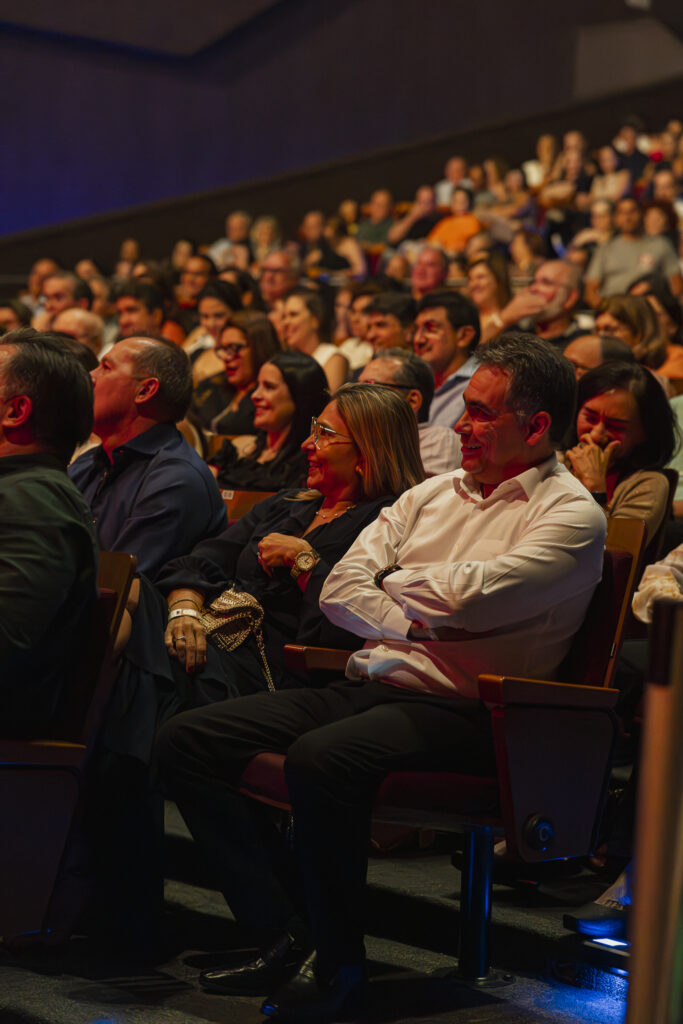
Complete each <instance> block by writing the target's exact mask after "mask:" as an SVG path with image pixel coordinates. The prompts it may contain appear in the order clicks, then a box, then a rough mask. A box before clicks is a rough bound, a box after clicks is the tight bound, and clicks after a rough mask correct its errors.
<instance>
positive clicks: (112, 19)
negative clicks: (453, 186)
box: [0, 0, 683, 274]
mask: <svg viewBox="0 0 683 1024" xmlns="http://www.w3.org/2000/svg"><path fill="white" fill-rule="evenodd" d="M29 6H30V8H31V10H30V14H28V15H27V14H26V13H24V12H23V10H22V9H20V8H19V5H18V3H17V2H16V0H14V2H12V3H9V2H8V0H0V123H1V124H2V126H3V136H4V145H3V148H2V153H1V155H0V196H1V197H2V200H1V203H2V206H1V208H0V236H2V237H0V273H4V274H10V273H24V272H25V270H26V269H27V267H28V265H29V264H30V262H31V260H32V259H33V258H35V255H39V254H42V253H48V252H49V253H51V254H54V255H55V257H56V258H57V259H59V260H61V261H63V262H66V263H70V262H71V263H72V262H73V260H74V259H75V258H76V257H79V256H85V255H91V256H93V257H94V258H96V259H100V260H102V259H105V260H106V259H110V258H111V255H112V251H113V249H114V247H115V246H116V248H117V247H118V242H120V240H121V238H123V237H125V236H126V235H127V234H130V233H132V234H135V235H136V236H138V237H140V238H141V239H142V241H143V243H144V244H145V248H146V250H147V255H150V256H155V255H161V254H162V253H163V252H166V251H167V250H168V248H169V246H170V243H171V242H172V241H173V239H174V238H176V237H178V236H180V235H190V236H192V237H194V238H196V239H197V240H200V241H211V240H212V239H214V238H216V237H218V236H219V235H220V234H221V233H222V225H223V219H224V216H225V213H226V212H227V210H228V209H230V208H232V207H234V206H246V207H247V208H248V209H249V210H250V211H251V212H252V213H253V214H254V215H258V214H259V213H263V212H271V211H272V212H275V213H277V214H279V215H280V216H281V217H282V218H283V219H284V221H285V226H286V227H287V228H288V229H290V230H291V227H292V225H293V223H296V221H297V220H298V217H299V215H300V213H301V212H303V210H304V209H306V208H307V207H310V206H314V205H316V204H318V203H321V202H322V203H323V205H324V206H325V208H326V209H329V208H330V207H331V206H332V204H333V203H335V202H336V201H337V200H338V199H341V198H343V196H344V195H346V194H351V195H354V196H357V197H359V198H365V197H367V195H368V194H369V192H370V191H371V190H372V188H373V187H375V186H377V185H380V184H381V185H384V184H386V185H388V186H389V187H391V188H393V189H394V190H395V192H396V194H397V195H398V196H399V197H404V198H405V197H409V196H410V195H412V193H413V191H414V188H415V186H416V185H418V184H419V183H421V182H422V181H434V180H436V178H438V177H440V176H441V171H442V167H443V163H444V161H445V159H446V157H447V156H448V155H449V154H450V153H452V152H454V151H457V149H460V148H462V150H463V151H464V152H465V153H466V154H467V155H468V156H470V157H472V158H474V159H480V158H481V157H483V156H486V155H492V154H494V153H502V155H504V156H506V157H508V159H510V160H512V161H515V162H516V161H519V160H521V159H525V158H528V157H529V156H531V155H532V147H533V140H534V138H535V135H536V134H538V131H539V130H554V131H557V132H560V131H561V130H562V129H563V128H565V127H573V126H575V124H576V123H577V122H576V117H577V114H578V113H580V114H581V123H582V124H585V125H586V126H587V128H588V130H589V134H592V133H593V130H594V131H595V136H594V137H595V141H596V143H597V142H601V141H603V139H604V138H606V137H610V136H611V135H612V134H613V132H614V130H615V128H616V122H617V120H618V118H619V117H620V116H621V115H623V114H624V113H628V112H629V111H630V110H631V109H632V104H636V106H637V109H638V112H639V113H641V114H642V115H643V116H646V117H648V119H649V121H650V123H651V124H652V123H657V122H658V121H659V120H660V117H661V120H665V119H666V118H668V117H669V116H673V115H674V114H675V113H680V112H681V110H680V108H683V102H681V97H682V96H683V87H681V82H682V81H683V79H679V80H678V81H677V82H675V81H672V80H671V74H670V73H668V74H667V71H666V67H667V66H670V64H671V61H670V60H669V65H667V62H666V60H665V59H664V56H663V55H662V54H660V55H659V56H658V55H657V54H656V53H653V54H650V55H649V57H648V54H647V53H645V54H644V57H647V58H648V59H647V60H645V63H644V64H643V67H642V68H640V67H638V68H635V70H634V64H633V61H632V60H626V59H625V57H624V54H623V53H620V50H619V46H618V45H617V46H611V45H610V44H609V36H607V37H606V42H605V45H604V46H603V45H602V44H600V43H599V40H600V39H601V38H602V36H600V35H598V36H595V35H593V36H591V37H590V38H591V39H593V42H594V45H595V40H596V39H597V41H598V44H599V51H598V59H596V58H594V57H591V58H590V61H589V66H588V68H586V66H585V53H586V52H587V51H585V48H584V49H582V46H583V41H584V40H585V38H587V37H586V36H585V33H586V32H591V31H593V32H595V30H598V31H599V30H600V28H601V26H607V27H608V28H609V26H610V25H615V26H619V25H622V26H623V25H624V24H625V23H626V24H628V23H632V25H633V27H634V31H636V32H637V33H640V32H641V26H642V34H643V39H646V34H645V29H646V27H647V26H648V25H649V26H650V27H651V21H652V19H651V18H643V15H642V13H641V12H638V11H634V10H631V9H630V8H629V7H628V6H627V5H626V4H625V3H624V0H601V3H600V4H599V5H596V4H595V2H594V0H575V2H574V3H573V4H572V5H563V4H558V3H548V2H547V0H543V2H541V0H526V2H524V3H520V2H516V3H503V2H501V0H479V2H477V3H476V4H473V3H469V2H467V3H466V2H464V0H424V2H420V0H324V2H321V0H279V2H277V0H254V2H247V0H239V2H235V0H233V2H232V3H227V2H225V0H223V2H219V0H196V2H194V3H192V4H190V3H186V2H180V0H166V2H165V3H162V2H161V0H137V2H134V0H120V2H118V3H116V4H112V5H107V6H106V7H105V8H101V7H100V6H99V5H87V9H85V8H84V5H83V3H82V0H62V2H60V4H59V5H55V4H54V3H52V2H49V3H48V2H47V0H32V3H31V4H30V5H29ZM91 7H92V10H91V9H90V8H91ZM596 8H599V10H596ZM29 18H30V24H29ZM636 38H638V36H636ZM672 42H673V37H672ZM644 49H646V47H644ZM588 52H591V51H588ZM582 53H583V54H584V63H583V64H581V54H582ZM668 56H669V58H670V54H668ZM658 60H660V61H663V65H662V69H660V70H659V72H658V69H657V67H656V65H657V61H658ZM636 63H638V62H636ZM627 64H628V66H629V68H630V72H629V73H630V76H631V77H630V78H629V79H628V81H629V82H632V88H631V89H630V90H629V91H626V92H624V91H622V90H619V85H620V81H621V79H623V78H624V74H625V68H626V65H627ZM612 65H613V72H612V68H611V66H612ZM577 68H578V69H579V70H577ZM680 71H681V73H683V62H682V63H681V67H680ZM658 73H659V74H660V77H662V76H665V77H667V81H666V82H664V83H661V82H660V83H657V74H658ZM593 78H594V81H593ZM610 82H612V83H613V84H612V88H611V89H610V88H609V83H610ZM653 82H654V83H656V84H655V86H654V87H653V84H652V83H653ZM368 153H370V154H377V153H379V154H380V156H379V157H378V158H377V159H376V160H375V159H374V156H373V158H372V159H371V160H369V161H368V160H367V159H366V157H367V154H368ZM382 154H384V155H382ZM312 167H313V168H314V170H313V171H311V170H310V168H312ZM306 168H309V170H307V171H304V172H303V173H301V171H302V169H306ZM245 183H250V184H249V186H248V187H246V186H245ZM254 183H256V184H254ZM259 183H265V184H259ZM236 186H239V187H236ZM152 203H153V204H155V205H154V206H151V207H150V205H149V204H152ZM135 207H138V209H135ZM90 217H92V218H93V219H92V220H91V221H89V222H84V221H83V218H90ZM51 225H52V227H50V226H51ZM32 229H33V230H32ZM35 229H38V230H35Z"/></svg>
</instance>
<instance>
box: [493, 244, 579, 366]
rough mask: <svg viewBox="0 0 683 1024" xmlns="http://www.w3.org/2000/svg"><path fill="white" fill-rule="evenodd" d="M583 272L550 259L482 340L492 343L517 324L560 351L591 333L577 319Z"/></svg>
mask: <svg viewBox="0 0 683 1024" xmlns="http://www.w3.org/2000/svg"><path fill="white" fill-rule="evenodd" d="M580 280H581V272H580V271H579V269H578V268H577V267H575V266H573V265H572V264H570V263H565V262H563V261H562V260H547V261H546V262H545V263H542V264H541V266H540V267H539V268H538V269H537V270H536V272H535V274H534V279H533V281H532V282H531V284H530V285H528V287H526V288H522V289H521V290H520V291H519V292H517V294H516V295H515V296H514V297H513V298H512V299H510V301H509V302H508V303H507V304H506V305H505V306H503V308H502V309H501V310H500V311H499V312H498V313H495V314H494V315H493V316H491V317H489V323H488V326H487V327H486V328H485V329H484V330H483V331H482V341H483V342H487V341H490V339H491V338H493V337H495V336H496V335H497V334H499V333H500V331H504V330H508V329H509V328H510V327H512V326H513V325H520V326H524V327H525V328H526V327H529V328H533V330H534V333H535V334H537V335H538V337H539V338H543V340H544V341H549V342H551V343H552V344H553V345H554V346H556V347H557V348H558V349H559V350H560V351H561V350H562V349H563V348H564V347H565V345H567V343H568V342H570V341H572V340H573V339H574V338H576V337H578V336H579V335H581V334H586V333H587V331H586V330H585V329H584V328H582V327H581V326H580V324H578V323H577V322H576V320H575V319H574V310H575V309H576V307H577V305H578V302H579V297H580Z"/></svg>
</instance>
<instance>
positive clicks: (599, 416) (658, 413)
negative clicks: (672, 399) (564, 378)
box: [565, 362, 676, 540]
mask: <svg viewBox="0 0 683 1024" xmlns="http://www.w3.org/2000/svg"><path fill="white" fill-rule="evenodd" d="M675 447H676V432H675V427H674V418H673V413H672V411H671V407H670V405H669V403H668V402H667V400H666V397H665V395H664V393H663V391H662V389H661V387H660V386H659V384H658V383H657V381H656V380H655V378H654V377H653V375H652V374H651V373H648V371H647V370H646V369H644V368H643V367H641V366H638V365H637V363H620V362H606V363H603V364H602V365H601V366H598V367H597V369H595V370H590V371H589V372H588V373H586V374H585V375H584V376H583V377H582V378H581V380H580V381H579V392H578V413H577V417H576V427H575V430H574V434H573V438H572V443H571V444H570V447H569V449H568V450H567V451H566V452H565V459H566V463H567V466H568V467H569V469H570V470H571V472H572V473H573V474H574V476H575V477H576V478H577V480H580V481H581V483H582V484H583V485H584V487H585V488H586V490H588V491H590V493H591V494H592V496H593V497H594V498H595V500H596V501H597V503H598V504H599V505H600V506H601V507H602V509H603V510H604V513H605V515H606V516H607V518H608V519H609V518H611V517H612V516H626V517H627V518H635V519H643V520H644V521H645V524H646V526H647V536H648V540H652V538H653V537H654V535H655V533H656V532H657V529H658V528H659V526H660V524H661V522H662V520H663V518H664V514H665V512H666V506H667V501H668V496H669V483H668V480H667V479H666V477H665V476H664V474H663V473H662V472H660V471H661V469H663V467H664V466H666V465H667V463H668V462H669V461H670V459H671V456H672V455H673V452H674V449H675Z"/></svg>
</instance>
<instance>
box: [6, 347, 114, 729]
mask: <svg viewBox="0 0 683 1024" xmlns="http://www.w3.org/2000/svg"><path fill="white" fill-rule="evenodd" d="M91 427H92V386H91V383H90V379H89V377H88V374H87V373H86V371H85V370H84V369H83V367H82V366H81V365H80V363H79V362H78V360H77V359H75V358H74V356H73V355H72V354H71V353H70V352H69V351H68V349H66V348H65V346H64V345H62V344H61V342H60V341H59V340H58V339H56V338H54V337H51V336H49V335H45V334H38V333H36V332H35V331H33V330H31V329H30V328H28V329H23V330H17V331H12V332H10V333H9V334H6V335H5V336H4V337H3V338H2V340H1V341H0V559H2V567H3V569H2V574H1V576H0V611H1V614H0V675H1V676H2V679H3V685H2V686H1V687H0V718H1V719H2V730H3V735H4V736H24V737H36V736H42V737H48V736H50V735H51V734H52V733H51V725H52V722H53V719H54V717H55V713H56V712H57V710H58V708H59V707H60V702H61V700H62V698H63V693H64V689H65V687H66V684H67V682H68V681H69V680H70V679H71V677H72V676H73V671H74V664H75V662H76V660H77V659H78V657H80V656H82V654H83V650H84V645H83V641H84V633H85V631H86V630H87V629H88V613H89V610H90V608H91V606H92V603H93V601H94V598H95V592H96V590H95V588H96V583H97V540H96V538H95V531H94V527H93V522H92V514H91V512H90V510H89V509H88V507H87V505H86V504H85V502H84V501H83V499H82V497H81V495H80V494H79V493H78V491H77V490H76V488H75V487H74V486H73V484H72V483H71V482H70V480H69V479H68V477H67V475H66V472H65V470H66V466H67V464H68V462H69V459H70V458H71V456H72V454H73V451H74V448H76V446H77V445H79V444H81V443H82V442H84V441H86V440H87V438H88V437H89V435H90V431H91Z"/></svg>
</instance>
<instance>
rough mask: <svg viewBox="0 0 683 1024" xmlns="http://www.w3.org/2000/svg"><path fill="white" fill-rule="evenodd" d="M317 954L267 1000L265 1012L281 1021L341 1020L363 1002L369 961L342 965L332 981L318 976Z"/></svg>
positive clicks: (318, 1021) (263, 1006) (320, 1021)
mask: <svg viewBox="0 0 683 1024" xmlns="http://www.w3.org/2000/svg"><path fill="white" fill-rule="evenodd" d="M315 968H316V954H315V953H311V955H310V956H309V957H308V959H307V960H306V961H305V962H304V963H303V964H302V965H301V967H300V968H299V972H298V974H295V975H294V977H293V978H292V979H291V981H288V982H287V983H286V984H284V985H283V986H282V987H281V988H279V989H278V990H277V992H275V993H274V994H273V995H272V996H269V997H268V999H266V1001H265V1002H264V1003H263V1005H262V1007H261V1013H264V1014H265V1015H266V1016H267V1017H276V1018H277V1020H279V1021H292V1022H296V1021H311V1022H313V1021H315V1022H316V1024H323V1022H324V1021H331V1020H341V1019H344V1017H345V1016H347V1015H349V1014H353V1013H354V1012H355V1010H356V1009H357V1008H358V1006H359V1005H360V1003H361V1001H362V998H363V993H364V989H365V982H366V973H365V964H348V965H344V966H342V967H339V968H338V969H337V971H336V973H335V974H334V975H333V976H332V977H331V978H330V979H329V981H322V980H319V979H318V978H317V977H316V972H315Z"/></svg>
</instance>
